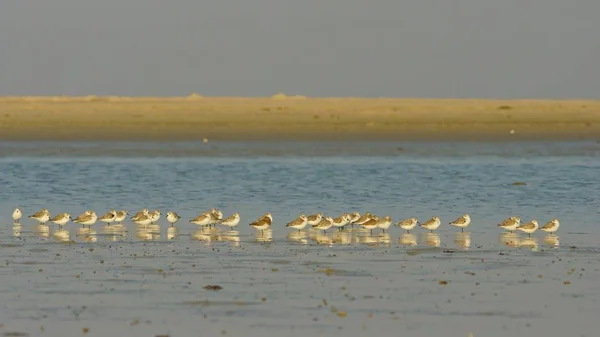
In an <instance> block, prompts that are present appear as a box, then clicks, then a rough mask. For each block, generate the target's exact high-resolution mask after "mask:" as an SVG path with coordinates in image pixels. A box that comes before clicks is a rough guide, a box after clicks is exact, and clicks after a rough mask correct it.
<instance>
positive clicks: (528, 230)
mask: <svg viewBox="0 0 600 337" xmlns="http://www.w3.org/2000/svg"><path fill="white" fill-rule="evenodd" d="M517 229H518V230H520V231H521V232H524V233H527V234H533V232H535V231H536V230H537V229H538V226H534V227H532V228H522V227H519V228H517Z"/></svg>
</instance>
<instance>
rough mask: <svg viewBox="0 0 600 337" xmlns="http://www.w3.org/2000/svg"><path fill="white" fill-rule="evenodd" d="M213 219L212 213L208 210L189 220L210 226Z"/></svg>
mask: <svg viewBox="0 0 600 337" xmlns="http://www.w3.org/2000/svg"><path fill="white" fill-rule="evenodd" d="M213 221H214V220H213V214H212V213H210V212H205V213H202V214H200V215H199V216H197V217H196V218H194V219H192V220H190V222H191V223H193V224H196V225H198V226H210V225H211V224H212V223H213Z"/></svg>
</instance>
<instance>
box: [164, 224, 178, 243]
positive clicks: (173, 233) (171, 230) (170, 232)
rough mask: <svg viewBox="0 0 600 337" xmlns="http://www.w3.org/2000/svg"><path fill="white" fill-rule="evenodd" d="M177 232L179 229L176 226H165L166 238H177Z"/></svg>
mask: <svg viewBox="0 0 600 337" xmlns="http://www.w3.org/2000/svg"><path fill="white" fill-rule="evenodd" d="M178 232H179V230H178V229H177V227H174V226H171V227H167V240H175V239H177V235H178V234H179V233H178Z"/></svg>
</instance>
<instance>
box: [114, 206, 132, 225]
mask: <svg viewBox="0 0 600 337" xmlns="http://www.w3.org/2000/svg"><path fill="white" fill-rule="evenodd" d="M128 214H129V213H127V211H126V210H121V211H118V212H117V215H116V216H115V222H116V223H117V224H119V225H120V224H121V222H123V220H125V218H127V215H128Z"/></svg>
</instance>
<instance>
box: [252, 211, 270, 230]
mask: <svg viewBox="0 0 600 337" xmlns="http://www.w3.org/2000/svg"><path fill="white" fill-rule="evenodd" d="M271 223H273V216H272V215H271V213H266V214H265V215H263V216H261V217H260V218H258V219H256V220H255V221H253V222H252V223H250V226H252V227H254V228H255V229H257V230H259V231H260V232H261V233H262V232H263V231H264V230H265V229H267V228H269V227H270V226H271Z"/></svg>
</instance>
